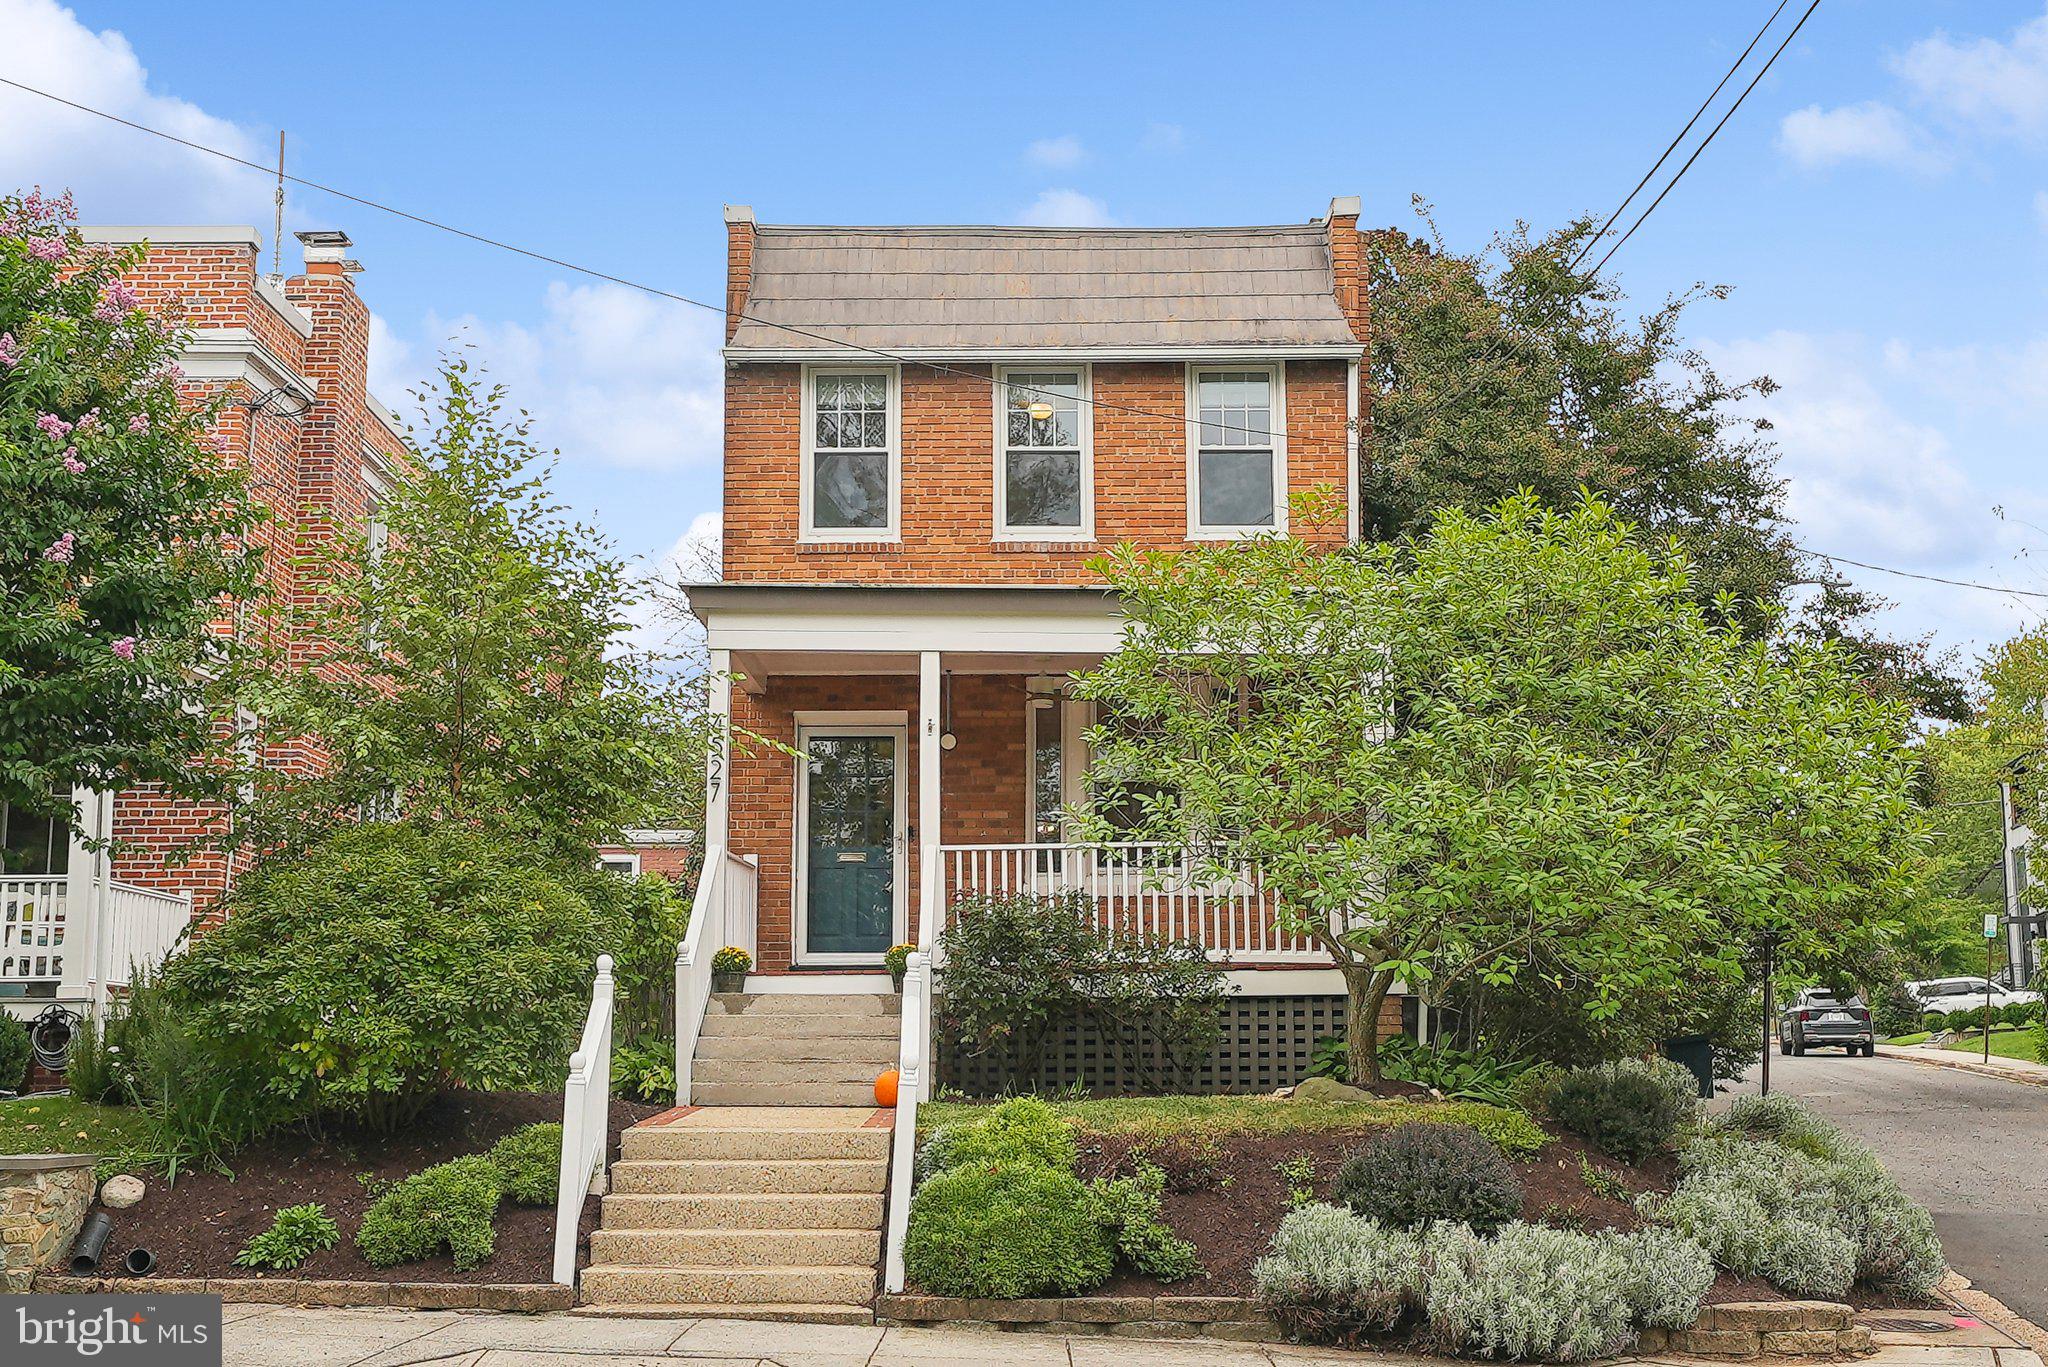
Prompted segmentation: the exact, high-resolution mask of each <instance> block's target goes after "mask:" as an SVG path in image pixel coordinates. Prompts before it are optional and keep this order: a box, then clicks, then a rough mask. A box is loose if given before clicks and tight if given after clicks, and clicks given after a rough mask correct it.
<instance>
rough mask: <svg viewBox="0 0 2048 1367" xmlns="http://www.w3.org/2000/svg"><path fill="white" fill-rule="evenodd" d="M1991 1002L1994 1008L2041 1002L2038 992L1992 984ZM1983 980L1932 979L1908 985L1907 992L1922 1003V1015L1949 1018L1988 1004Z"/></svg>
mask: <svg viewBox="0 0 2048 1367" xmlns="http://www.w3.org/2000/svg"><path fill="white" fill-rule="evenodd" d="M1990 986H1991V995H1990V998H1989V1000H1990V1002H1991V1004H1992V1005H1993V1006H2014V1005H2017V1004H2019V1003H2021V1002H2037V1001H2039V1000H2041V994H2040V993H2039V992H2029V991H2027V990H2026V989H2025V988H2016V987H2006V986H2005V985H2003V984H2002V983H1999V982H1996V981H1993V982H1992V983H1991V985H1990ZM1984 987H1985V979H1983V978H1929V979H1928V980H1927V981H1925V982H1917V983H1907V984H1906V990H1907V991H1908V992H1910V993H1912V994H1913V998H1914V1000H1916V1001H1918V1002H1919V1003H1920V1009H1921V1011H1922V1012H1923V1013H1924V1012H1928V1011H1932V1012H1934V1013H1935V1014H1937V1015H1942V1016H1946V1015H1947V1014H1948V1013H1949V1012H1951V1011H1967V1010H1969V1009H1970V1008H1971V1007H1973V1006H1982V1005H1984V1003H1985V1001H1986V997H1985V995H1984Z"/></svg>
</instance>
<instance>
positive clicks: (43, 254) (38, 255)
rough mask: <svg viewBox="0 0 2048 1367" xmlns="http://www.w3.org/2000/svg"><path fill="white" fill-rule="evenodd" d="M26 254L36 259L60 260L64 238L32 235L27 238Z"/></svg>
mask: <svg viewBox="0 0 2048 1367" xmlns="http://www.w3.org/2000/svg"><path fill="white" fill-rule="evenodd" d="M28 254H29V255H30V256H33V257H34V258H35V259H36V260H38V261H62V260H63V259H64V239H63V238H61V237H32V238H30V239H29V240H28Z"/></svg>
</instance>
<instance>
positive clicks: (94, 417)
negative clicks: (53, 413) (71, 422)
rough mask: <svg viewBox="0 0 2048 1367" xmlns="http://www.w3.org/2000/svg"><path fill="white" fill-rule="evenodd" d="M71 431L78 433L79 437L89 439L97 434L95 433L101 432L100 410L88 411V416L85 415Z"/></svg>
mask: <svg viewBox="0 0 2048 1367" xmlns="http://www.w3.org/2000/svg"><path fill="white" fill-rule="evenodd" d="M71 430H72V431H74V432H76V433H78V435H79V436H81V437H89V436H91V435H92V434H93V433H95V432H97V431H99V430H100V411H99V409H97V408H94V409H91V410H89V411H88V412H87V413H86V415H85V416H84V417H82V418H80V419H79V420H78V422H77V424H76V425H75V426H74V427H73V428H72V429H71Z"/></svg>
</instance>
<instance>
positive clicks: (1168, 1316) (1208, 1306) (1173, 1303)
mask: <svg viewBox="0 0 2048 1367" xmlns="http://www.w3.org/2000/svg"><path fill="white" fill-rule="evenodd" d="M1153 1305H1154V1307H1155V1309H1154V1312H1153V1313H1155V1314H1156V1315H1157V1316H1158V1317H1159V1318H1160V1319H1162V1320H1183V1321H1186V1322H1188V1323H1190V1324H1208V1323H1211V1322H1213V1321H1217V1320H1239V1321H1242V1320H1261V1319H1264V1318H1266V1312H1265V1311H1263V1310H1261V1309H1260V1308H1259V1304H1258V1302H1257V1301H1251V1300H1246V1299H1245V1298H1244V1297H1242V1296H1160V1297H1159V1298H1157V1300H1155V1301H1154V1302H1153Z"/></svg>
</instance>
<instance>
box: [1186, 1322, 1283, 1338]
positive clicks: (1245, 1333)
mask: <svg viewBox="0 0 2048 1367" xmlns="http://www.w3.org/2000/svg"><path fill="white" fill-rule="evenodd" d="M1202 1337H1203V1338H1210V1339H1224V1340H1227V1341H1229V1342H1231V1343H1279V1342H1282V1341H1284V1340H1285V1339H1286V1337H1287V1335H1286V1334H1284V1333H1282V1332H1281V1329H1280V1326H1279V1325H1277V1324H1275V1323H1273V1322H1272V1321H1271V1320H1267V1321H1266V1322H1265V1323H1263V1324H1261V1323H1259V1322H1258V1321H1257V1320H1218V1321H1216V1322H1215V1323H1213V1324H1205V1325H1203V1326H1202Z"/></svg>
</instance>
